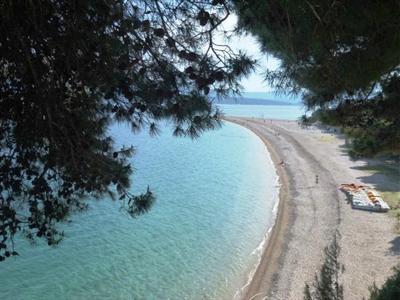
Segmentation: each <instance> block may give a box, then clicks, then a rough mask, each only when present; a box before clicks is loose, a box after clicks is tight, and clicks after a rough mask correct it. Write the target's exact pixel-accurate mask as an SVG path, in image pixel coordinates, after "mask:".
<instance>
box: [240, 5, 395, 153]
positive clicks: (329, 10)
mask: <svg viewBox="0 0 400 300" xmlns="http://www.w3.org/2000/svg"><path fill="white" fill-rule="evenodd" d="M234 2H235V4H236V9H237V12H238V15H239V17H240V25H241V26H242V27H243V28H244V29H246V30H249V31H250V32H252V33H253V34H255V36H256V37H257V38H258V41H259V43H260V45H261V47H262V49H263V50H264V51H265V52H267V53H269V54H272V55H273V56H275V57H276V58H278V59H280V61H281V66H280V68H279V69H278V70H274V71H268V70H267V71H266V80H267V81H268V82H269V83H270V84H271V85H273V86H274V87H275V88H276V89H278V90H282V91H289V92H292V93H302V94H303V96H304V97H303V98H304V102H305V104H306V106H307V107H308V108H309V109H310V110H318V112H319V113H322V114H325V115H329V117H330V121H332V122H333V123H336V124H342V123H346V126H348V127H350V128H351V129H354V132H352V135H353V137H354V138H355V140H354V147H353V152H354V153H355V154H357V155H373V154H376V153H379V152H392V153H397V154H399V153H400V149H399V145H400V136H399V132H400V123H399V122H400V121H399V118H398V117H396V116H398V115H399V114H400V105H399V101H400V97H399V95H400V86H399V76H400V70H399V65H400V3H399V1H395V0H389V1H378V0H366V1H365V0H355V1H338V0H322V1H317V0H307V1H301V0H293V1H287V0H268V1H257V0H247V1H234ZM389 90H390V91H389Z"/></svg>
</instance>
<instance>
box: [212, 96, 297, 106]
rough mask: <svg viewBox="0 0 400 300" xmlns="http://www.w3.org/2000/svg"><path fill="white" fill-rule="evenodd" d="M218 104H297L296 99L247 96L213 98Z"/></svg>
mask: <svg viewBox="0 0 400 300" xmlns="http://www.w3.org/2000/svg"><path fill="white" fill-rule="evenodd" d="M214 102H216V103H220V104H247V105H298V104H299V102H297V101H291V102H289V101H279V100H270V99H260V98H247V97H227V98H224V99H221V100H214Z"/></svg>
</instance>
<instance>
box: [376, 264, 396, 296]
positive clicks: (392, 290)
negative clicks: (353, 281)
mask: <svg viewBox="0 0 400 300" xmlns="http://www.w3.org/2000/svg"><path fill="white" fill-rule="evenodd" d="M394 271H395V273H394V274H393V275H392V276H391V277H389V278H388V279H387V280H386V282H385V283H384V284H383V286H382V287H381V288H378V287H377V286H376V285H375V284H374V285H373V286H372V287H371V288H370V293H371V295H370V298H369V299H370V300H397V299H400V267H397V268H395V269H394Z"/></svg>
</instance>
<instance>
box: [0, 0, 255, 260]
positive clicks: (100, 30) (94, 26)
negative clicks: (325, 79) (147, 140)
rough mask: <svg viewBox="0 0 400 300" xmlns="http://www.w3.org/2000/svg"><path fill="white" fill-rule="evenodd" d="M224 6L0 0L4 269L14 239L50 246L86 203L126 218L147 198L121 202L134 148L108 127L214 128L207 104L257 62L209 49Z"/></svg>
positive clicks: (184, 132)
mask: <svg viewBox="0 0 400 300" xmlns="http://www.w3.org/2000/svg"><path fill="white" fill-rule="evenodd" d="M231 9H232V7H231V4H229V3H227V2H226V1H225V0H201V1H200V0H188V1H175V0H166V1H164V0H132V1H123V0H112V1H111V0H80V1H69V0H68V1H51V0H48V1H2V2H1V3H0V108H1V109H0V145H1V148H0V261H1V260H4V259H5V258H7V257H9V256H11V255H17V254H18V253H17V252H15V250H14V236H15V234H17V233H18V232H23V233H24V235H25V236H26V237H28V238H30V239H34V238H43V239H45V240H46V241H47V243H48V244H49V245H54V244H57V243H58V242H59V241H60V240H61V238H62V232H59V231H58V230H57V223H58V222H60V221H63V220H65V219H66V218H67V217H68V216H69V215H70V214H71V213H73V212H74V211H76V210H82V209H84V208H85V207H86V206H85V203H84V201H83V199H84V197H85V196H88V195H90V196H94V197H101V196H104V195H105V194H110V195H115V197H118V198H119V199H121V200H124V203H126V210H127V212H128V213H130V214H131V215H133V216H136V215H139V214H141V213H143V212H145V211H147V210H148V209H150V206H151V203H152V202H153V201H154V195H153V194H152V193H151V191H150V190H148V191H147V192H146V193H144V194H143V195H139V196H134V195H132V194H130V193H129V185H130V179H129V175H130V174H131V172H132V167H131V165H130V164H129V161H128V158H129V157H130V156H131V155H132V154H133V148H129V147H127V148H121V149H117V148H116V147H115V145H114V143H113V140H112V138H111V137H110V136H109V134H108V133H107V128H108V126H109V125H110V124H112V123H113V122H125V123H127V124H129V125H130V127H131V128H132V130H133V131H138V130H142V129H147V130H149V131H150V133H151V134H156V133H157V131H158V127H157V124H158V122H159V121H160V120H163V119H164V120H165V119H168V120H170V121H171V123H172V124H173V125H174V134H175V135H177V136H190V137H196V136H198V135H199V134H200V133H201V132H203V131H204V130H207V129H212V128H215V127H217V126H219V124H220V120H219V117H220V113H219V111H218V110H217V109H216V108H215V107H214V106H213V105H212V103H211V102H210V100H209V99H208V98H207V94H208V93H209V92H210V89H213V90H214V91H215V93H216V94H217V95H224V94H225V93H227V92H228V91H230V92H231V91H238V89H239V85H238V83H237V79H238V78H240V77H241V76H243V75H246V74H247V73H248V72H249V71H250V70H251V68H252V65H253V61H252V60H251V59H250V58H249V57H247V56H246V55H244V54H243V53H236V52H234V51H233V50H232V49H231V48H229V47H228V46H225V45H221V44H218V43H216V42H215V38H216V36H218V35H219V34H225V32H221V30H220V27H221V24H222V23H223V22H224V21H225V20H226V19H227V18H228V16H229V15H230V14H231Z"/></svg>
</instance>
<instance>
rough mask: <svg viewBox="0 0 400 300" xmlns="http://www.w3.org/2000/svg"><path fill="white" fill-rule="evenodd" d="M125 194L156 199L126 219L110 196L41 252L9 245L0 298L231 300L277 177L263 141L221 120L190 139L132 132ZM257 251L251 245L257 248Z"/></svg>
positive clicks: (120, 132)
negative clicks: (129, 188)
mask: <svg viewBox="0 0 400 300" xmlns="http://www.w3.org/2000/svg"><path fill="white" fill-rule="evenodd" d="M112 132H113V135H114V136H115V139H116V140H117V141H118V142H119V143H120V144H125V145H134V146H136V147H137V153H136V155H135V157H134V159H133V164H134V166H135V169H136V171H135V173H134V175H133V178H132V179H133V191H135V192H141V191H144V190H145V189H146V187H147V185H148V184H149V185H150V187H151V189H152V190H153V191H154V192H155V193H156V195H157V202H156V203H155V205H154V207H153V209H152V210H151V211H150V212H149V213H148V214H146V215H144V216H141V217H140V218H137V219H131V218H130V217H128V216H127V215H126V214H124V213H123V212H121V211H120V210H119V208H120V204H119V203H118V202H112V201H111V200H109V199H104V200H102V201H91V202H90V206H91V209H90V210H89V211H88V212H85V213H83V214H80V215H78V216H75V217H73V219H72V222H71V223H70V224H65V225H63V228H64V230H65V234H66V238H65V240H64V241H63V242H62V243H61V245H59V246H57V247H55V248H49V247H47V246H44V245H42V243H39V244H38V245H37V246H35V247H32V246H30V245H29V244H28V243H27V242H26V241H18V244H17V250H18V251H19V253H20V255H21V256H20V257H17V258H12V259H8V260H7V261H6V262H4V263H1V265H0V282H1V289H0V299H13V300H14V299H15V300H17V299H33V300H34V299H232V297H233V295H234V294H235V292H236V291H237V290H238V288H240V287H241V286H242V285H243V284H244V283H245V282H246V281H247V276H248V274H249V272H250V271H251V269H252V268H254V265H255V264H256V262H257V260H258V255H259V254H260V251H258V252H257V251H255V249H256V248H257V247H258V246H259V245H260V243H261V242H262V241H263V239H264V237H265V233H266V232H267V230H268V228H269V227H270V226H271V225H272V220H273V212H272V210H273V207H274V204H275V200H276V198H277V186H276V184H277V181H276V180H277V178H276V173H275V171H274V168H273V166H272V162H271V160H270V158H269V154H268V152H267V150H266V148H265V146H264V144H263V143H262V142H261V141H260V140H259V139H258V138H257V137H256V136H255V135H254V134H252V133H251V132H250V131H248V130H247V129H245V128H242V127H239V126H237V125H234V124H230V123H227V124H225V125H224V126H223V127H222V128H221V129H219V130H215V131H211V132H207V133H205V134H204V135H202V137H201V138H199V139H197V140H194V141H193V140H190V139H187V138H185V139H184V138H174V137H172V136H171V133H170V130H169V129H168V127H165V128H164V130H163V132H162V133H161V135H160V136H158V137H156V138H149V136H148V135H147V134H146V133H141V134H139V135H132V134H131V133H130V131H129V130H128V129H126V128H125V127H123V126H116V127H114V128H113V129H112ZM259 250H260V249H259Z"/></svg>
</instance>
